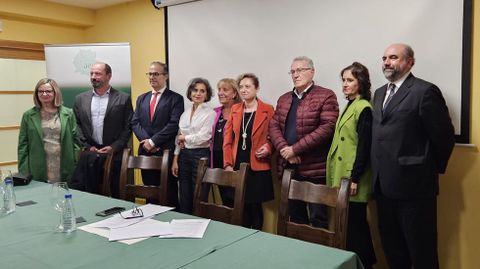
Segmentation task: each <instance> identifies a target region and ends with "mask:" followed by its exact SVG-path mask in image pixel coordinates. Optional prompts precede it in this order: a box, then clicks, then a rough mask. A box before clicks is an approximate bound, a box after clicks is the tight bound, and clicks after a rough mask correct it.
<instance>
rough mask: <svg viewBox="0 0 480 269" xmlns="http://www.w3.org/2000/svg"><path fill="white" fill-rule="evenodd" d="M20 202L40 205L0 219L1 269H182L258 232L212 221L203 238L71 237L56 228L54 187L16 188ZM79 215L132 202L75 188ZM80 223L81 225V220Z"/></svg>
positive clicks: (170, 216) (76, 234) (92, 216)
mask: <svg viewBox="0 0 480 269" xmlns="http://www.w3.org/2000/svg"><path fill="white" fill-rule="evenodd" d="M15 192H16V196H17V202H21V201H26V200H33V201H35V202H37V203H38V204H35V205H30V206H26V207H17V210H16V212H15V213H14V214H12V215H8V216H4V217H0V227H1V228H0V229H1V231H0V268H5V269H7V268H8V269H10V268H28V269H37V268H132V269H136V268H179V267H181V266H183V265H185V264H188V263H191V262H192V261H195V260H197V259H199V258H202V257H204V256H205V255H208V254H209V253H211V252H213V251H215V250H217V249H221V248H224V247H226V246H228V245H230V244H232V243H234V242H236V241H239V240H241V239H243V238H245V237H248V236H249V235H251V234H254V233H256V232H257V231H255V230H250V229H245V228H242V227H238V226H233V225H227V224H224V223H220V222H216V221H211V222H210V225H209V226H208V229H207V231H206V233H205V236H204V238H203V239H158V238H150V239H147V240H145V241H142V242H139V243H136V244H134V245H125V244H122V243H118V242H109V241H108V239H107V238H104V237H100V236H97V235H94V234H90V233H87V232H84V231H81V230H78V231H76V232H74V233H73V234H72V235H66V234H62V233H55V232H53V228H54V227H55V225H57V224H58V222H59V215H58V212H56V211H55V210H54V209H53V207H52V206H51V205H50V202H49V196H50V185H49V184H45V183H39V182H32V183H31V184H30V185H29V186H25V187H15ZM72 193H73V203H74V205H75V210H76V213H77V216H82V217H84V218H85V219H86V220H87V223H92V222H96V221H99V220H101V219H102V218H101V217H97V216H95V212H98V211H101V210H104V209H106V208H110V207H113V206H124V207H126V208H129V207H131V206H132V205H133V204H132V203H129V202H126V201H121V200H116V199H111V198H107V197H103V196H98V195H93V194H89V193H83V192H78V191H73V192H72ZM174 218H177V219H178V218H191V216H188V215H184V214H180V213H176V212H166V213H163V214H160V215H158V216H157V217H156V219H158V220H163V221H169V220H171V219H174ZM81 225H82V224H81Z"/></svg>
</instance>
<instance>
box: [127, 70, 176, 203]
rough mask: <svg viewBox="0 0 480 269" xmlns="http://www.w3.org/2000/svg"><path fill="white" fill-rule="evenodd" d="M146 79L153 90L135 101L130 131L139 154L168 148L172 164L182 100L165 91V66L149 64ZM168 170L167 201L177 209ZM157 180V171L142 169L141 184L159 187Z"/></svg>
mask: <svg viewBox="0 0 480 269" xmlns="http://www.w3.org/2000/svg"><path fill="white" fill-rule="evenodd" d="M147 76H148V78H149V81H150V85H151V86H152V89H151V90H150V91H148V92H146V93H144V94H142V95H140V96H139V97H138V98H137V104H136V108H135V113H134V115H133V118H132V129H133V132H134V133H135V135H136V136H137V138H138V140H139V141H140V146H139V148H138V154H139V155H147V156H151V155H157V156H161V155H162V154H163V151H164V150H165V149H168V150H170V155H169V156H170V158H169V164H171V162H172V159H173V151H174V149H175V136H176V135H177V133H178V123H179V121H180V116H181V115H182V113H183V110H184V107H183V97H182V96H181V95H180V94H178V93H176V92H174V91H172V90H170V89H168V88H167V84H166V82H167V79H168V68H167V65H166V64H164V63H161V62H152V63H151V64H150V67H149V69H148V73H147ZM169 167H170V165H169ZM168 171H169V179H168V186H167V188H168V197H167V198H168V202H169V204H170V206H173V207H178V185H177V181H176V180H175V179H174V178H173V176H172V175H171V170H170V169H168ZM158 178H159V172H158V171H148V170H142V180H143V184H145V185H159V184H160V182H159V181H158Z"/></svg>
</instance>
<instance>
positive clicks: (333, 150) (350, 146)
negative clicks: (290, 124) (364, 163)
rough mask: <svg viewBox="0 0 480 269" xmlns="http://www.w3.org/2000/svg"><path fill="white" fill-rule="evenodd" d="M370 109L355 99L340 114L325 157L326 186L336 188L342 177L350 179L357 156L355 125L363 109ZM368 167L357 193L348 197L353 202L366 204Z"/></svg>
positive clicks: (365, 103) (368, 179)
mask: <svg viewBox="0 0 480 269" xmlns="http://www.w3.org/2000/svg"><path fill="white" fill-rule="evenodd" d="M367 107H369V108H371V107H372V106H371V105H370V103H369V102H368V101H367V100H365V99H360V97H357V99H355V100H354V101H353V103H352V104H351V105H350V106H349V107H348V109H347V110H346V111H345V110H344V111H343V112H342V114H341V116H340V117H339V118H338V120H337V124H336V126H335V134H334V136H333V141H332V146H331V147H330V151H329V152H328V157H327V180H326V181H327V185H328V186H334V187H338V186H339V185H340V179H341V178H342V177H350V176H351V172H352V169H353V164H354V162H355V159H356V155H357V145H358V135H357V124H358V118H359V117H360V114H361V113H362V111H363V110H364V109H365V108H367ZM371 182H372V175H371V170H370V167H369V168H368V169H367V170H366V171H365V172H364V173H363V175H362V176H361V178H360V180H359V181H358V192H357V194H356V195H355V196H351V197H350V201H353V202H367V201H368V200H369V199H370V196H371V193H372V186H371Z"/></svg>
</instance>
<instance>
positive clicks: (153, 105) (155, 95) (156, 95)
mask: <svg viewBox="0 0 480 269" xmlns="http://www.w3.org/2000/svg"><path fill="white" fill-rule="evenodd" d="M157 97H158V92H155V93H153V98H152V101H150V121H153V114H154V113H155V105H156V104H157Z"/></svg>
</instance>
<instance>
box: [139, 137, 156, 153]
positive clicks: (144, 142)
mask: <svg viewBox="0 0 480 269" xmlns="http://www.w3.org/2000/svg"><path fill="white" fill-rule="evenodd" d="M140 144H142V146H143V149H145V150H146V151H147V152H152V150H154V149H155V148H154V147H153V146H152V145H151V144H150V141H148V139H144V140H142V141H140Z"/></svg>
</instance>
